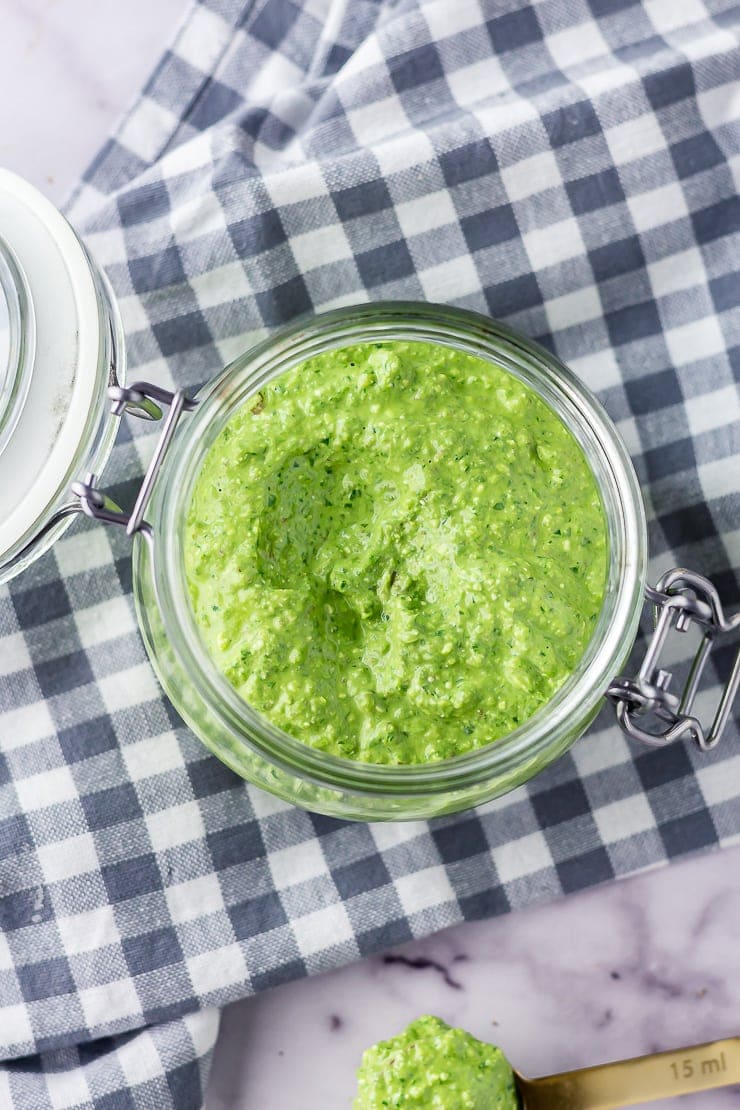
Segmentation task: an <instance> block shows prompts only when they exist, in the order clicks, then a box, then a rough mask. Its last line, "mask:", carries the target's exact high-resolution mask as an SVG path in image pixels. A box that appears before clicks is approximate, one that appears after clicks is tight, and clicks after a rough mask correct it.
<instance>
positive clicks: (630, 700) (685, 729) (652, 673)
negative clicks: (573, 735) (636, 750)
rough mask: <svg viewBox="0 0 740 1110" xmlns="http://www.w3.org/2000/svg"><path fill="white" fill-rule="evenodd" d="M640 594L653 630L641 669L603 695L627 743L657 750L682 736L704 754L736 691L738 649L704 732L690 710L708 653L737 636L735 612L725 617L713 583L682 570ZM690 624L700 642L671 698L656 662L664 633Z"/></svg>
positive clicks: (739, 618) (739, 617) (666, 676)
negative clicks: (677, 691) (648, 609)
mask: <svg viewBox="0 0 740 1110" xmlns="http://www.w3.org/2000/svg"><path fill="white" fill-rule="evenodd" d="M645 595H646V598H647V600H648V601H651V602H652V604H653V609H654V622H655V630H654V632H653V635H652V638H651V640H650V642H649V644H648V647H647V649H646V651H645V656H644V659H643V661H642V665H641V667H640V670H639V671H638V673H637V675H636V677H635V678H625V677H620V678H616V679H614V681H613V682H612V683H611V684H610V686H609V689H608V690H607V695H606V696H607V697H608V698H609V700H610V701H612V702H613V703H614V705H615V707H616V711H617V720H618V722H619V724H620V727H621V728H622V731H623V732H625V733H626V734H627V735H628V736H631V737H633V739H635V740H641V741H643V742H644V743H646V744H652V745H655V746H662V745H664V744H668V743H670V742H671V741H673V740H679V739H681V738H682V737H685V736H688V737H691V738H693V739H694V741H695V742H696V743H697V744H698V746H699V747H700V748H701V749H702V750H703V751H708V750H710V749H711V748H714V747H715V746H716V745H717V744H718V743H719V741H720V739H721V737H722V734H723V732H724V729H725V726H726V725H727V722H728V720H729V718H730V712H731V710H732V703H733V701H734V699H735V695H736V694H737V691H738V688H740V645H738V650H737V652H736V654H735V659H734V662H733V666H732V668H731V670H730V674H729V677H728V679H727V681H726V682H725V685H724V687H723V689H722V693H721V696H720V700H719V704H718V706H717V709H716V712H715V715H714V719H713V720H712V723H711V725H710V726H709V728H708V729H706V728H705V727H704V725H702V723H701V722H700V721H699V719H698V718H697V717H696V716H694V714H693V713H692V709H693V706H694V701H695V699H696V695H697V693H698V691H699V684H700V680H701V676H702V673H703V671H704V668H705V666H706V664H707V661H708V659H709V656H710V654H711V652H712V648H713V647H714V644H715V643H716V642H717V641H718V640H720V639H721V640H722V641H723V642H724V640H725V638H726V637H728V636H731V635H732V633H734V632H737V631H740V613H735V614H734V615H733V616H731V617H730V616H727V615H726V614H725V612H724V609H723V607H722V602H721V601H720V598H719V594H718V593H717V590H716V588H715V586H714V585H713V583H712V582H710V581H709V579H708V578H705V577H704V576H703V575H702V574H697V573H696V571H692V570H686V569H684V568H683V567H676V568H674V569H673V570H669V571H668V572H667V573H666V574H664V575H663V576H662V577H661V579H660V581H659V582H658V583H657V585H656V586H655V587H653V586H647V587H646V589H645ZM692 623H693V624H696V625H698V626H699V627H700V628H701V629H702V639H701V643H700V644H699V647H698V649H697V651H696V654H695V655H694V658H693V661H692V663H691V667H690V670H689V674H688V677H687V679H686V682H685V683H684V687H683V690H682V691H681V693H680V694H679V695H677V694H674V693H672V692H671V691H670V689H669V687H670V684H671V681H672V679H673V675H672V674H671V672H670V671H667V670H664V669H663V668H661V667H660V666H659V665H658V663H659V659H660V655H661V652H662V650H663V647H664V645H665V643H666V640H667V639H668V635H669V633H670V632H671V631H672V630H673V629H675V630H676V631H677V632H687V631H688V629H689V628H690V627H691V625H692ZM648 725H650V726H651V727H647V726H648Z"/></svg>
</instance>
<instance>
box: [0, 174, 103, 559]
mask: <svg viewBox="0 0 740 1110" xmlns="http://www.w3.org/2000/svg"><path fill="white" fill-rule="evenodd" d="M103 327H104V323H103V317H102V314H101V312H100V309H99V303H98V295H97V292H96V283H95V278H94V276H93V271H92V268H91V265H90V262H89V259H88V256H87V253H86V251H85V248H84V247H83V246H82V244H81V242H80V241H79V239H78V238H77V236H76V235H75V233H74V232H73V230H72V228H71V227H70V226H69V224H68V223H67V221H66V220H65V219H64V217H63V216H62V215H61V214H60V213H59V212H58V211H57V209H56V208H55V207H54V206H53V204H51V203H50V201H48V200H47V199H46V198H45V197H44V196H43V195H42V194H41V193H40V192H39V191H38V190H37V189H35V188H34V187H33V186H32V185H29V184H28V182H26V181H24V180H23V179H22V178H20V177H17V176H16V175H15V174H13V173H10V172H9V171H7V170H0V572H2V568H3V566H4V565H5V564H7V563H8V561H10V560H13V559H14V558H15V557H17V556H18V553H19V552H20V551H22V550H23V549H24V548H25V547H26V545H27V544H29V543H31V542H33V540H34V538H35V537H36V536H37V535H38V534H39V532H41V531H43V529H44V526H45V525H47V524H48V522H49V521H50V519H51V518H52V516H53V515H54V514H55V512H56V511H57V510H58V509H59V507H60V505H61V504H63V503H64V502H65V500H67V501H68V500H69V497H68V490H69V486H70V483H71V481H73V480H74V479H75V477H77V475H78V473H79V471H80V466H81V454H84V447H85V444H89V440H90V427H91V420H92V419H93V418H94V419H95V423H96V424H97V423H98V421H99V416H98V415H97V414H96V413H95V414H94V410H97V409H98V407H99V398H98V394H99V393H100V389H99V378H100V368H99V362H100V351H101V333H102V328H103ZM0 577H2V574H1V573H0Z"/></svg>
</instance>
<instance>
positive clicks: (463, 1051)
mask: <svg viewBox="0 0 740 1110" xmlns="http://www.w3.org/2000/svg"><path fill="white" fill-rule="evenodd" d="M390 1106H393V1107H398V1110H413V1108H414V1107H418V1108H419V1110H422V1108H423V1110H432V1108H435V1110H517V1107H518V1106H519V1099H518V1097H517V1093H516V1088H515V1086H514V1073H513V1071H512V1069H511V1066H510V1064H509V1062H508V1060H507V1059H506V1057H505V1056H504V1054H503V1052H502V1051H501V1049H500V1048H496V1047H495V1045H492V1044H484V1042H483V1041H479V1040H476V1038H475V1037H471V1035H470V1033H465V1032H464V1031H463V1030H462V1029H453V1028H452V1027H451V1026H449V1025H446V1024H445V1022H443V1021H440V1019H439V1018H436V1017H420V1018H417V1020H416V1021H412V1022H411V1024H410V1025H408V1026H407V1027H406V1029H404V1031H403V1032H402V1033H399V1034H398V1036H397V1037H392V1038H391V1039H390V1040H388V1041H380V1043H379V1044H376V1045H373V1047H372V1048H369V1049H368V1050H367V1051H366V1052H365V1053H364V1054H363V1057H362V1064H361V1065H360V1070H359V1072H358V1073H357V1097H356V1099H355V1101H354V1104H353V1110H383V1108H384V1107H390Z"/></svg>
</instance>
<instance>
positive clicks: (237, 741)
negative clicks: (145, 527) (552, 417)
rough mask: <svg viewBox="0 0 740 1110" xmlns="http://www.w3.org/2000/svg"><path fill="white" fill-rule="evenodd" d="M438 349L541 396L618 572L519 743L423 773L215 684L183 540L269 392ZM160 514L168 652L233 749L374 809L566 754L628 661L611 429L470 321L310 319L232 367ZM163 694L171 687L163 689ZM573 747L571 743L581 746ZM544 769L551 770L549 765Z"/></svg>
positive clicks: (514, 737) (617, 454) (377, 314)
mask: <svg viewBox="0 0 740 1110" xmlns="http://www.w3.org/2000/svg"><path fill="white" fill-rule="evenodd" d="M380 338H382V339H386V340H391V339H405V340H415V341H421V342H432V343H438V344H442V345H446V346H452V347H455V348H457V349H459V350H463V351H467V352H468V353H469V354H473V355H476V356H478V357H480V358H483V359H485V360H486V361H489V362H494V363H495V364H496V365H498V366H502V367H503V368H504V369H505V370H507V371H508V372H510V373H512V374H513V375H514V376H515V377H517V378H519V380H521V381H524V382H525V384H527V385H529V386H530V387H531V388H533V389H534V390H535V391H536V392H537V393H538V394H539V396H540V397H542V399H543V400H544V401H545V402H546V403H548V405H549V406H550V408H551V409H553V410H554V411H555V412H556V414H557V415H558V416H559V417H560V419H561V420H562V421H563V422H564V423H565V425H566V427H567V428H568V429H569V430H570V432H571V434H573V436H574V438H575V439H576V440H577V442H578V443H579V445H580V446H581V448H582V450H583V451H584V454H585V456H586V459H587V461H588V463H589V466H590V467H591V469H592V471H593V473H594V476H595V479H596V482H597V485H598V488H599V491H600V494H601V497H602V502H603V504H604V509H605V515H606V520H607V527H608V532H609V544H608V547H609V565H608V572H607V583H606V588H605V597H604V602H603V604H602V609H601V612H600V614H599V617H598V619H597V622H596V626H595V629H594V631H593V633H592V636H591V639H590V640H589V643H588V645H587V646H586V649H585V651H584V653H583V656H582V658H581V661H580V663H579V665H578V667H577V668H576V669H575V670H574V672H573V673H572V674H571V676H570V677H569V678H568V679H567V680H566V682H565V683H563V685H562V686H561V687H559V689H558V690H556V691H555V693H554V694H553V695H552V697H551V698H550V699H549V700H548V701H547V702H546V703H545V704H544V705H543V706H541V707H540V709H538V710H537V712H536V713H535V714H534V715H533V716H531V717H530V718H528V720H527V721H525V722H524V723H523V724H522V725H520V726H519V727H518V728H517V729H515V730H514V731H513V732H511V733H509V734H508V735H507V736H504V737H501V738H500V739H497V740H494V741H492V742H491V743H489V744H487V745H485V746H483V747H481V748H477V749H474V750H472V751H469V752H465V753H463V754H460V755H455V756H452V757H450V758H448V759H444V760H437V761H433V762H429V763H426V764H410V765H401V766H396V765H385V764H372V763H365V762H361V761H358V760H352V759H349V758H347V757H343V756H335V755H330V754H328V753H326V752H323V751H320V750H318V749H316V748H313V747H311V746H310V745H308V744H306V743H304V742H303V741H300V740H297V739H296V738H294V737H292V736H290V735H289V734H288V733H286V732H284V731H283V730H282V729H280V728H278V727H277V726H275V725H273V724H272V723H271V722H270V721H269V720H268V719H267V718H266V717H264V716H263V715H262V714H261V713H259V712H258V711H257V710H256V709H254V708H253V707H252V706H250V705H249V704H248V703H247V702H246V701H245V700H244V699H243V698H242V697H241V695H240V694H239V693H238V692H237V691H236V690H235V689H234V687H233V686H232V685H231V684H230V683H229V682H228V679H227V678H226V677H225V676H224V675H223V674H222V673H221V672H220V671H219V670H218V668H217V667H216V665H215V663H214V661H213V660H212V658H211V657H210V655H209V653H208V650H207V648H206V645H205V643H204V642H203V640H202V638H201V635H200V632H199V630H198V627H197V624H196V622H195V615H194V612H193V608H192V605H191V604H190V598H189V591H188V587H187V580H186V575H185V566H184V557H183V530H184V522H185V518H186V515H187V511H188V508H189V505H190V500H191V495H192V489H193V485H194V482H195V480H196V478H197V475H198V473H199V472H200V468H201V464H202V462H203V459H204V457H205V454H206V453H207V451H208V450H209V448H210V446H211V444H212V443H213V441H214V440H215V438H216V436H217V435H218V434H219V432H220V431H221V429H222V428H223V426H224V425H225V424H226V423H227V421H228V420H229V419H230V417H231V416H232V415H233V414H234V412H235V411H236V410H237V409H238V408H240V407H241V406H242V405H243V404H244V402H245V401H246V400H247V399H248V398H249V397H251V396H253V395H254V394H255V393H257V392H258V391H259V389H260V387H261V386H262V385H264V384H265V383H266V382H267V381H269V380H270V379H271V378H273V377H276V376H277V375H278V374H282V373H284V372H285V371H287V370H289V369H290V368H292V367H293V366H296V365H298V364H299V363H301V362H303V361H305V359H307V358H309V357H311V356H312V355H314V354H317V353H319V352H320V351H324V350H329V349H332V348H334V349H336V348H339V347H345V346H348V345H350V344H351V343H358V342H365V341H367V342H370V341H373V340H377V339H380ZM198 402H199V403H198V406H197V408H196V409H195V411H194V413H193V414H192V415H191V416H190V417H189V419H188V421H187V422H186V423H185V426H184V427H181V428H180V429H179V430H178V434H177V436H176V437H175V440H174V442H173V444H172V447H171V449H170V453H169V455H168V457H167V459H166V462H165V466H164V468H163V472H162V474H161V475H160V480H159V482H158V483H157V488H156V490H155V494H154V497H153V499H152V502H151V519H150V522H151V526H152V534H153V538H154V545H153V559H152V575H153V581H154V589H155V595H156V598H157V601H158V605H159V608H160V613H161V618H162V621H163V625H164V629H165V632H166V635H167V638H168V643H169V647H170V649H171V650H172V651H174V653H175V655H177V656H179V657H180V662H181V663H182V665H183V666H184V668H185V673H186V674H188V676H189V678H190V681H191V683H192V686H193V687H194V688H195V691H196V692H197V694H198V696H199V697H200V698H201V699H203V700H204V701H206V703H207V704H208V705H209V707H210V709H211V711H212V712H213V713H215V714H216V717H217V718H218V720H219V724H220V725H221V727H222V728H223V729H224V730H225V731H226V733H227V734H229V735H230V737H231V738H232V739H233V744H234V745H235V746H236V747H237V748H238V747H240V746H246V748H247V749H252V750H253V751H255V752H256V753H257V754H258V755H259V756H260V757H262V758H263V759H266V760H268V761H269V762H270V763H272V764H274V765H275V766H276V767H277V768H279V769H280V770H282V771H286V772H288V773H290V774H298V775H299V776H300V777H301V778H303V779H306V780H309V781H311V782H313V783H314V784H315V785H317V786H319V787H323V788H328V789H332V790H343V789H348V788H349V789H351V790H352V791H354V792H355V793H360V794H371V795H388V794H396V793H398V794H405V793H409V792H413V791H414V790H419V791H422V792H424V793H425V794H437V793H443V792H447V791H454V790H457V789H461V788H465V787H467V786H469V785H470V784H471V783H474V782H479V781H484V780H485V779H489V778H491V777H493V776H499V775H501V774H506V773H507V772H510V771H511V770H512V769H513V768H515V767H516V766H518V765H520V764H521V762H522V760H523V759H525V760H528V761H529V760H538V759H542V758H543V757H545V762H549V759H547V755H548V753H552V755H551V756H550V758H554V756H555V755H557V754H559V753H560V752H561V751H562V750H564V747H565V746H568V745H564V743H563V738H564V737H565V736H567V735H568V733H569V730H571V729H572V722H573V718H574V716H578V717H579V718H583V719H584V727H585V724H586V723H587V722H588V720H590V719H591V717H593V715H594V714H595V712H596V710H597V708H598V705H599V703H600V702H601V699H602V696H603V694H604V692H605V690H606V688H607V686H608V684H609V681H610V680H611V679H612V678H613V677H614V675H615V674H616V673H618V671H619V669H620V668H621V666H622V664H623V663H624V661H625V659H626V656H627V655H628V653H629V650H630V649H631V646H632V642H633V640H634V635H635V633H636V629H637V624H638V621H639V617H640V612H641V609H642V599H643V590H644V584H645V577H646V571H647V528H646V523H645V513H644V506H643V502H642V497H641V493H640V488H639V484H638V480H637V477H636V475H635V472H634V469H633V466H632V463H631V460H630V457H629V455H628V452H627V449H626V446H625V444H624V442H623V441H622V439H621V437H620V435H619V433H618V432H617V429H616V428H615V426H614V424H613V423H612V421H611V420H610V418H609V417H608V416H607V414H606V412H605V411H604V409H603V408H602V406H601V405H600V403H599V402H598V401H597V400H596V398H595V397H594V396H593V394H592V393H591V392H590V391H589V390H588V389H587V387H586V386H585V385H584V384H583V383H582V382H581V381H580V380H579V379H578V378H576V377H575V375H574V374H573V373H572V372H571V371H570V370H568V369H567V367H565V366H564V365H563V364H562V363H561V362H560V361H559V360H558V359H557V358H555V357H554V356H553V355H552V354H550V353H549V352H548V351H547V350H545V348H543V347H541V346H539V345H538V344H536V343H533V342H532V341H530V340H528V339H525V338H524V337H522V336H520V335H518V334H517V333H516V332H514V331H512V330H510V329H509V328H508V327H506V326H504V325H502V324H499V323H497V322H495V321H492V320H490V319H489V318H487V317H485V316H482V315H479V314H478V313H475V312H471V311H469V310H467V309H460V308H453V307H450V306H447V305H435V304H428V303H424V302H418V303H417V302H406V301H390V302H374V303H370V304H361V305H352V306H348V307H344V308H339V309H334V310H331V311H329V312H325V313H321V314H318V315H315V316H311V317H308V318H306V317H304V318H301V319H299V320H298V321H296V322H294V323H292V324H291V325H289V326H287V327H284V328H282V329H280V330H279V331H277V332H275V333H273V334H272V335H271V336H269V337H268V338H266V339H265V340H263V341H262V342H261V343H259V344H258V345H257V346H255V347H252V348H251V349H250V350H248V351H246V352H245V353H244V354H243V355H242V356H240V357H239V358H237V359H236V360H235V361H234V362H232V363H230V364H229V366H227V367H226V368H225V369H224V370H223V371H222V372H221V374H219V375H218V376H217V377H216V378H215V379H213V380H212V381H211V382H210V383H208V384H207V385H206V386H205V387H204V388H203V390H201V392H200V394H199V395H198ZM165 685H166V683H165ZM573 739H575V737H573ZM542 765H544V763H543V764H542Z"/></svg>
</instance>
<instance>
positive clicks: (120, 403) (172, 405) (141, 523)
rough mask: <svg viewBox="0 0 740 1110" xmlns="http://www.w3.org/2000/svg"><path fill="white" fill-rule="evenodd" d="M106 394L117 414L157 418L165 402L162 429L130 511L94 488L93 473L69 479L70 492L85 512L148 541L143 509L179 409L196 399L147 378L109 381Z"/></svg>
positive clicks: (189, 407) (189, 406)
mask: <svg viewBox="0 0 740 1110" xmlns="http://www.w3.org/2000/svg"><path fill="white" fill-rule="evenodd" d="M108 396H109V398H110V400H111V412H112V413H113V415H114V416H118V417H120V416H123V414H124V413H125V412H127V413H130V414H131V415H132V416H137V417H139V418H140V419H142V420H161V419H162V416H163V411H162V407H161V406H162V405H166V406H167V407H168V408H169V412H168V413H167V417H166V419H165V422H164V424H163V426H162V433H161V435H160V437H159V440H158V442H157V446H156V448H155V450H154V454H153V455H152V458H151V462H150V463H149V466H148V467H147V470H146V473H145V475H144V480H143V482H142V483H141V487H140V489H139V492H138V494H137V497H136V500H135V501H134V505H133V508H132V509H131V512H130V513H126V512H124V511H123V510H122V509H121V508H119V506H118V505H116V503H115V502H114V501H111V499H110V498H109V497H107V496H106V495H105V494H104V493H103V492H102V491H101V490H100V489H99V488H98V485H97V476H96V475H95V474H87V475H85V480H84V481H83V482H73V483H72V493H73V494H74V495H75V497H76V498H77V499H78V503H79V508H80V509H81V510H82V512H83V513H85V514H86V515H87V516H89V517H92V518H93V519H94V520H102V521H104V522H106V523H108V524H121V525H123V527H124V528H125V529H126V533H127V535H129V536H133V535H134V534H135V533H136V532H139V533H140V534H141V535H142V536H143V537H144V538H145V539H146V541H147V542H148V543H151V542H152V529H151V525H150V524H148V523H147V521H146V520H144V513H145V512H146V508H147V505H148V504H149V499H150V497H151V496H152V491H153V489H154V483H155V482H156V480H157V475H158V474H159V471H160V470H161V468H162V463H163V462H164V457H165V455H166V454H167V450H168V448H169V445H170V443H171V442H172V437H173V436H174V434H175V429H176V427H177V423H178V421H179V419H180V417H181V415H182V414H183V412H190V411H191V410H192V409H194V408H195V406H196V405H197V403H198V402H197V401H195V400H193V398H192V397H188V396H186V394H185V392H184V390H182V389H178V391H177V392H176V393H170V392H169V391H168V390H166V389H162V388H161V387H160V386H158V385H152V384H151V383H150V382H134V383H133V385H129V386H120V385H112V386H110V388H109V389H108Z"/></svg>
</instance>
